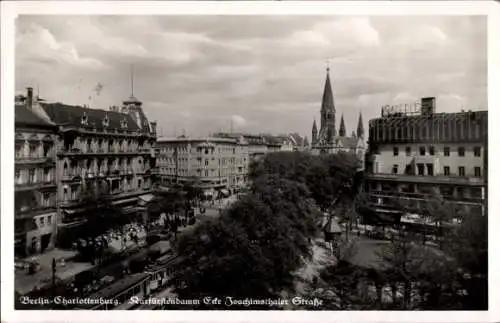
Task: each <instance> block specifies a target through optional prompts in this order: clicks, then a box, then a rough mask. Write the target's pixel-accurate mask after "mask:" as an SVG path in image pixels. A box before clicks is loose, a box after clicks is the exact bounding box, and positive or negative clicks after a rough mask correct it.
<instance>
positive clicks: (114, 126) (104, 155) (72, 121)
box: [27, 91, 156, 249]
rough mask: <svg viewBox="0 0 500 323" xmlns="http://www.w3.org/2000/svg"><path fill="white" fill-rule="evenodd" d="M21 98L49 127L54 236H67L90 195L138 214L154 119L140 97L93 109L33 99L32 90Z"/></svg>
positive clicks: (145, 193) (148, 173) (150, 163)
mask: <svg viewBox="0 0 500 323" xmlns="http://www.w3.org/2000/svg"><path fill="white" fill-rule="evenodd" d="M27 101H28V102H30V103H29V104H28V105H31V107H30V111H32V112H33V113H34V114H35V115H36V116H37V118H39V119H41V120H43V121H44V122H45V123H48V124H51V125H52V127H53V128H54V130H53V131H54V133H55V135H54V139H55V140H54V144H53V146H52V148H51V149H52V150H51V151H52V152H54V153H53V155H54V156H53V158H54V159H53V162H55V168H54V169H52V171H51V172H52V173H51V174H53V175H52V176H51V177H50V181H51V187H53V191H54V194H55V196H52V197H51V201H54V202H51V204H50V205H51V206H54V207H55V206H57V217H56V216H55V215H54V218H53V219H52V220H51V223H57V224H56V227H55V228H54V231H57V232H56V233H57V235H60V234H61V233H68V234H66V235H64V236H66V237H67V238H71V236H72V234H71V230H72V229H73V228H77V227H78V226H79V225H80V224H82V223H83V222H85V221H86V215H85V209H86V208H87V207H88V203H89V202H92V199H94V198H101V199H106V200H108V201H109V202H110V203H111V204H113V205H115V206H117V207H120V208H121V209H122V210H123V211H124V212H125V213H128V214H130V215H131V216H133V215H134V214H135V215H138V216H144V214H143V213H144V207H141V205H142V204H144V201H149V200H150V199H151V197H152V195H151V191H152V176H153V174H152V168H153V167H154V166H155V158H154V150H153V145H154V142H155V141H156V123H155V122H149V121H148V119H147V118H146V116H145V114H144V112H143V110H142V102H141V101H139V100H138V99H137V98H135V97H134V96H131V97H130V98H129V99H127V100H125V101H124V102H123V105H122V107H121V109H120V108H118V107H110V108H109V110H99V109H91V108H89V107H87V106H71V105H65V104H62V103H47V102H45V101H43V100H33V97H32V91H31V92H30V91H28V99H27ZM40 151H41V149H40ZM44 151H45V150H44ZM30 176H31V173H30ZM30 178H31V177H30ZM143 200H144V201H143ZM54 203H55V205H54ZM45 223H47V222H45ZM63 240H64V239H63ZM66 240H67V239H66ZM66 243H68V241H66ZM39 249H40V248H39ZM41 249H43V241H42V248H41Z"/></svg>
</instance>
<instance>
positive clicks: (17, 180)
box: [16, 169, 21, 184]
mask: <svg viewBox="0 0 500 323" xmlns="http://www.w3.org/2000/svg"><path fill="white" fill-rule="evenodd" d="M20 181H21V171H20V170H19V169H16V183H17V184H20Z"/></svg>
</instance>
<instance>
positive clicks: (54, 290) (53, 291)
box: [52, 258, 56, 297]
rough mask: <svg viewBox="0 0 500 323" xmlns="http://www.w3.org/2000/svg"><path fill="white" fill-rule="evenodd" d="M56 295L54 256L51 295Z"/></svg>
mask: <svg viewBox="0 0 500 323" xmlns="http://www.w3.org/2000/svg"><path fill="white" fill-rule="evenodd" d="M55 296H56V258H52V297H55Z"/></svg>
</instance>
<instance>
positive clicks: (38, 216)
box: [14, 88, 57, 257]
mask: <svg viewBox="0 0 500 323" xmlns="http://www.w3.org/2000/svg"><path fill="white" fill-rule="evenodd" d="M33 100H34V98H33V89H32V88H28V94H27V96H18V97H17V98H16V108H15V113H14V115H15V174H14V183H15V199H14V205H15V224H14V228H15V254H16V256H21V257H23V256H26V255H28V254H34V253H39V252H42V251H44V250H45V249H48V248H52V247H53V246H54V242H55V234H56V225H57V223H56V222H57V204H56V158H55V145H56V131H57V126H56V125H55V124H53V123H51V122H49V121H46V120H43V119H42V118H40V117H38V116H37V115H36V114H35V113H34V112H33V110H32V107H33Z"/></svg>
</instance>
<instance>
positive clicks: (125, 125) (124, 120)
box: [121, 119, 127, 129]
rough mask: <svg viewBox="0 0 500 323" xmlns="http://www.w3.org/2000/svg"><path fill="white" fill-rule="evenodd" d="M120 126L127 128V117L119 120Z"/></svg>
mask: <svg viewBox="0 0 500 323" xmlns="http://www.w3.org/2000/svg"><path fill="white" fill-rule="evenodd" d="M121 125H122V128H124V129H127V119H123V120H122V122H121Z"/></svg>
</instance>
